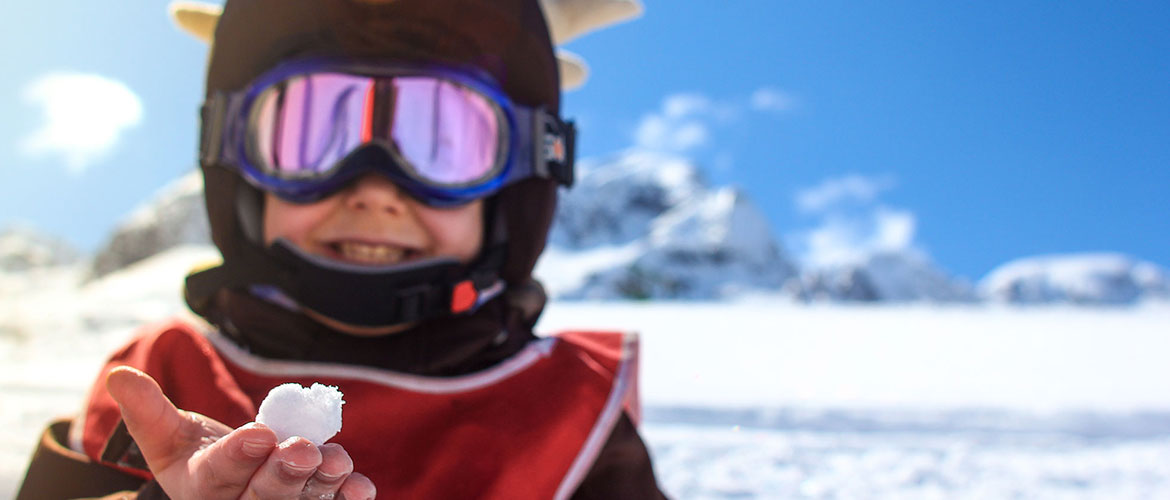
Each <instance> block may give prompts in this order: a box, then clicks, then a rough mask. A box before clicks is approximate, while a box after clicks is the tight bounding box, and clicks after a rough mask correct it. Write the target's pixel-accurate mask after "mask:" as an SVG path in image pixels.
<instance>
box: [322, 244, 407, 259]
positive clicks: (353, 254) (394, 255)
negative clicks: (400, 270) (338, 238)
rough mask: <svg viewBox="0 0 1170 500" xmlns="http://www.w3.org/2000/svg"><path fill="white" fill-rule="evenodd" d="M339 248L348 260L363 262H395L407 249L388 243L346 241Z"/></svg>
mask: <svg viewBox="0 0 1170 500" xmlns="http://www.w3.org/2000/svg"><path fill="white" fill-rule="evenodd" d="M338 249H339V250H340V252H341V256H342V257H344V258H345V259H346V260H351V261H355V262H360V263H363V264H394V263H396V262H399V261H401V260H402V257H403V256H405V255H406V249H404V248H398V247H392V246H388V245H369V244H365V243H354V242H345V243H341V244H339V245H338Z"/></svg>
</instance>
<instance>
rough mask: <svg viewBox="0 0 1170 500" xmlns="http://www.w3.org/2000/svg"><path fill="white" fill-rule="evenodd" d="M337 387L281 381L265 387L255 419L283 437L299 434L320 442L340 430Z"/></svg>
mask: <svg viewBox="0 0 1170 500" xmlns="http://www.w3.org/2000/svg"><path fill="white" fill-rule="evenodd" d="M343 404H345V401H344V400H342V399H341V391H339V390H337V388H336V387H333V386H330V385H321V384H313V386H312V387H301V385H300V384H292V383H290V384H283V385H278V386H276V387H273V388H272V390H271V391H268V396H267V397H265V398H264V401H262V402H261V403H260V413H257V414H256V421H257V422H259V423H262V424H264V425H267V426H268V427H269V428H271V429H272V430H273V431H275V432H276V437H277V439H279V440H280V441H284V440H285V439H288V438H290V437H292V436H301V437H303V438H305V439H308V440H309V441H312V442H313V444H315V445H317V446H321V445H322V444H325V441H328V440H329V438H331V437H333V435H334V434H337V432H338V431H340V430H341V405H343Z"/></svg>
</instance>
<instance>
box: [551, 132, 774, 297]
mask: <svg viewBox="0 0 1170 500" xmlns="http://www.w3.org/2000/svg"><path fill="white" fill-rule="evenodd" d="M583 163H584V165H582V166H581V167H580V169H579V172H578V177H577V183H576V184H575V185H574V186H573V188H572V189H571V190H568V191H566V192H564V193H562V196H561V201H560V205H559V206H558V210H557V215H556V219H555V224H554V226H553V230H552V233H551V235H550V240H549V249H548V250H547V252H546V255H545V256H544V257H543V258H542V259H541V262H540V263H539V264H538V266H537V270H536V274H537V276H538V277H539V278H540V279H541V280H542V281H543V282H544V283H545V285H546V287H547V288H548V290H549V291H550V293H551V295H553V296H554V297H557V298H566V299H580V298H589V299H617V298H636V299H644V298H689V299H713V298H722V297H728V296H732V295H736V294H740V293H744V292H777V291H780V290H781V289H782V288H783V287H784V286H785V284H786V283H788V282H789V281H793V282H795V281H796V280H795V279H794V278H795V277H796V275H797V272H796V267H795V265H793V264H792V262H791V261H790V260H789V259H788V257H787V256H786V255H785V253H784V251H783V249H782V248H781V246H780V245H779V243H777V240H776V239H775V238H774V237H773V236H772V231H771V227H770V225H769V223H768V221H767V219H766V218H765V217H764V215H763V214H762V213H761V212H760V211H759V209H758V208H756V206H755V205H754V204H753V203H752V202H751V201H750V200H749V199H748V198H747V197H746V196H745V195H744V194H743V193H742V192H741V191H739V190H738V189H736V188H733V187H719V188H713V187H711V186H710V185H708V183H707V182H706V181H705V180H704V179H703V178H702V176H701V175H700V173H699V169H698V167H696V166H695V165H694V164H693V163H690V162H689V161H687V160H685V159H682V158H677V157H671V156H665V155H659V154H653V153H647V152H626V153H623V154H620V155H617V156H614V157H611V158H607V159H605V160H601V161H593V162H583Z"/></svg>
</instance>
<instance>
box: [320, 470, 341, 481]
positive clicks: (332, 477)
mask: <svg viewBox="0 0 1170 500" xmlns="http://www.w3.org/2000/svg"><path fill="white" fill-rule="evenodd" d="M317 477H318V478H320V479H321V481H323V482H326V483H336V482H337V480H338V479H341V474H330V473H328V472H325V471H322V470H321V469H317Z"/></svg>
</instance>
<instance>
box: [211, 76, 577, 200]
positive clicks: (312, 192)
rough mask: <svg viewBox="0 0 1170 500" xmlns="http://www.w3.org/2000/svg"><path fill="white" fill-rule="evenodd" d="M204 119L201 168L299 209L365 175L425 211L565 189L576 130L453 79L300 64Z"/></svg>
mask: <svg viewBox="0 0 1170 500" xmlns="http://www.w3.org/2000/svg"><path fill="white" fill-rule="evenodd" d="M202 118H203V125H202V131H201V135H202V137H201V141H200V159H201V161H202V162H203V163H204V164H206V165H213V164H214V165H223V166H226V167H228V168H233V169H236V170H237V171H238V172H239V173H240V174H241V175H242V176H243V177H244V179H245V180H247V181H248V182H249V183H250V184H252V185H253V186H255V187H257V188H258V189H262V190H264V191H267V192H270V193H273V194H275V195H277V196H279V197H281V198H283V199H285V200H288V201H291V202H296V203H309V202H313V201H317V200H319V199H321V198H324V197H326V196H329V195H330V194H332V193H333V192H335V191H337V190H338V189H340V188H341V187H343V186H345V185H346V184H347V183H348V182H349V181H351V180H353V179H354V178H356V177H357V176H359V175H362V174H365V173H367V172H378V173H381V174H383V175H386V176H387V177H389V178H390V179H391V180H392V181H394V182H395V183H396V184H398V185H399V186H400V187H402V188H404V189H405V190H407V191H408V192H409V193H410V194H411V195H412V196H414V197H415V198H417V199H419V200H420V201H422V202H424V203H426V204H428V205H432V206H452V205H458V204H462V203H467V202H470V201H472V200H475V199H479V198H483V197H486V196H489V195H491V194H492V193H494V192H496V191H498V190H499V189H501V188H503V187H504V186H507V185H510V184H512V183H515V182H518V181H521V180H524V179H528V178H532V177H539V178H548V179H553V180H555V181H557V182H559V183H561V184H563V185H566V186H569V185H572V183H573V156H574V155H573V149H574V140H575V135H576V130H575V128H574V126H573V123H572V122H564V121H561V120H560V118H558V117H557V116H556V115H555V114H552V113H549V112H547V111H545V110H543V109H541V108H532V107H528V106H523V105H520V104H517V103H513V102H512V101H511V100H510V99H509V98H508V97H507V95H505V94H504V93H503V91H501V90H500V89H499V88H498V87H497V86H496V85H495V84H494V83H493V82H492V81H491V80H490V79H489V78H486V77H483V76H481V75H478V74H476V73H472V72H467V71H462V70H458V69H453V68H445V67H434V66H425V67H423V66H407V65H386V64H362V63H354V62H338V61H322V60H304V61H296V62H292V63H287V64H284V65H281V66H278V67H276V68H275V69H273V70H271V71H269V72H267V73H265V74H263V75H261V76H260V77H259V78H257V79H256V80H255V81H253V82H252V84H250V85H249V86H248V87H246V88H244V89H242V90H237V91H228V92H221V91H216V92H214V93H212V94H211V95H210V96H209V97H208V100H207V101H206V102H205V103H204V105H203V108H202Z"/></svg>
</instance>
